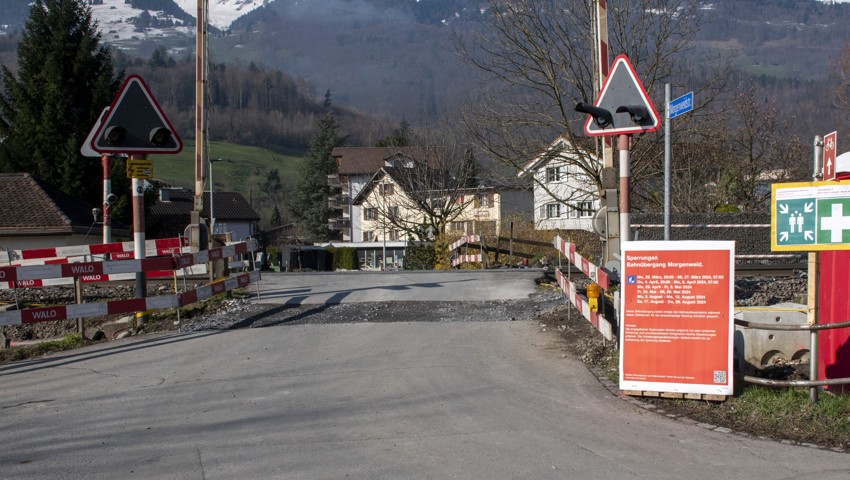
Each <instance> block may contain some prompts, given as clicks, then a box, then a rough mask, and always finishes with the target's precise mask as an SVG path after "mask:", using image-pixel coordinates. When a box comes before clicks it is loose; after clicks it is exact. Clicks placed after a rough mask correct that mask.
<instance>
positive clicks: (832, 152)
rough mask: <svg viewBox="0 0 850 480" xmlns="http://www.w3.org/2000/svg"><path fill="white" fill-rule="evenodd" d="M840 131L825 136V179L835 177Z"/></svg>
mask: <svg viewBox="0 0 850 480" xmlns="http://www.w3.org/2000/svg"><path fill="white" fill-rule="evenodd" d="M837 142H838V132H832V133H828V134H826V135H824V137H823V179H824V181H826V180H833V179H835V169H836V167H837V165H836V164H835V159H836V154H837V152H838V145H837Z"/></svg>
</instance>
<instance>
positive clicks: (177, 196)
mask: <svg viewBox="0 0 850 480" xmlns="http://www.w3.org/2000/svg"><path fill="white" fill-rule="evenodd" d="M213 194H214V200H215V202H214V203H213V208H214V209H215V218H216V220H217V221H231V222H232V221H242V222H259V221H260V216H259V215H258V214H257V212H256V211H254V209H253V208H251V205H249V204H248V202H247V201H246V200H245V197H243V196H242V195H240V194H239V193H237V192H213ZM194 202H195V194H194V193H193V192H190V191H188V190H184V189H162V190H160V197H159V198H158V199H157V201H156V203H154V204H153V205H152V206H151V207H149V208H148V211H147V213H148V215H152V216H178V215H185V216H186V217H187V218H188V216H189V214H190V213H191V212H192V208H193V207H194ZM209 211H210V193H209V192H204V209H203V210H202V211H201V216H202V217H204V216H209Z"/></svg>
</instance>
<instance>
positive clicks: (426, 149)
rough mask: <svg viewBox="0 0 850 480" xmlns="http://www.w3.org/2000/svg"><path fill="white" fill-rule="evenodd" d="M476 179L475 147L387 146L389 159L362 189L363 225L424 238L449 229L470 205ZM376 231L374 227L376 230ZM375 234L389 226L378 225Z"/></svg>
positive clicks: (410, 236) (415, 237)
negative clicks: (404, 147) (367, 223)
mask: <svg viewBox="0 0 850 480" xmlns="http://www.w3.org/2000/svg"><path fill="white" fill-rule="evenodd" d="M476 182H477V165H476V163H475V158H474V156H473V155H472V152H471V150H470V149H468V148H464V147H462V146H457V145H456V146H422V147H408V148H406V149H405V150H404V153H401V152H396V151H395V150H394V149H393V148H392V147H387V156H386V157H385V165H384V167H383V168H381V170H380V171H378V172H377V173H376V174H375V176H374V177H373V178H372V181H371V182H370V184H369V185H368V186H367V187H366V188H364V190H363V191H362V192H361V194H360V195H359V196H360V197H361V200H360V201H361V202H362V208H363V211H364V229H367V228H369V227H368V226H367V225H366V222H369V221H371V222H372V223H370V224H369V225H372V227H375V226H377V227H379V228H380V229H382V230H387V231H396V232H403V233H404V237H406V238H413V239H425V238H427V237H428V236H433V235H438V234H440V233H444V232H445V231H446V227H447V226H448V225H449V224H450V223H451V222H452V221H454V220H455V219H457V218H458V217H459V216H460V215H461V214H462V213H463V211H464V209H465V208H467V207H468V200H465V196H466V198H469V194H470V192H471V191H474V187H475V185H476ZM373 231H374V230H373ZM374 232H375V236H376V237H386V236H387V235H389V234H388V233H387V232H380V231H374Z"/></svg>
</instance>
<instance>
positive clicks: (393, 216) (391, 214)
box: [387, 207, 398, 220]
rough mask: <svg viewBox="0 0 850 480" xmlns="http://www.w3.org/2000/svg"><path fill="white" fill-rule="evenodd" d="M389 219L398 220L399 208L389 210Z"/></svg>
mask: <svg viewBox="0 0 850 480" xmlns="http://www.w3.org/2000/svg"><path fill="white" fill-rule="evenodd" d="M387 218H389V219H390V220H396V219H397V218H398V207H389V208H387Z"/></svg>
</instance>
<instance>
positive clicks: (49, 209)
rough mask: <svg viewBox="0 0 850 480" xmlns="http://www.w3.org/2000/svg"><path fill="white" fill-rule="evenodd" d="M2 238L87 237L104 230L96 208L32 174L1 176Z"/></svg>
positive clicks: (0, 213)
mask: <svg viewBox="0 0 850 480" xmlns="http://www.w3.org/2000/svg"><path fill="white" fill-rule="evenodd" d="M0 195H2V196H3V198H5V199H8V200H4V201H3V202H0V235H16V236H20V235H50V234H73V233H80V234H86V233H89V230H90V229H91V232H95V231H100V227H99V226H97V225H95V228H92V223H93V221H94V217H93V216H92V206H91V205H89V204H87V203H86V202H84V201H82V200H80V199H77V198H74V197H72V196H70V195H68V194H66V193H64V192H62V191H60V190H59V189H57V188H55V187H53V186H52V185H50V184H48V183H47V182H45V181H43V180H40V179H38V178H35V177H33V176H32V175H30V174H28V173H0Z"/></svg>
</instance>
